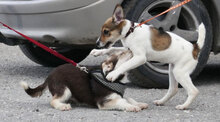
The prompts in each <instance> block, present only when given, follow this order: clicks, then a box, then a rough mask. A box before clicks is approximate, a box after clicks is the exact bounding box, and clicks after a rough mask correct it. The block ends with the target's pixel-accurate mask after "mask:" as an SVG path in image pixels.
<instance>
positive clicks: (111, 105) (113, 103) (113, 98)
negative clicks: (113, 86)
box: [97, 93, 148, 112]
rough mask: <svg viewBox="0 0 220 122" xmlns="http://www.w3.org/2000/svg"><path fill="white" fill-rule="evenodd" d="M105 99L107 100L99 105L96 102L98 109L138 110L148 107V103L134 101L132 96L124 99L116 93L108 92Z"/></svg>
mask: <svg viewBox="0 0 220 122" xmlns="http://www.w3.org/2000/svg"><path fill="white" fill-rule="evenodd" d="M105 99H106V100H109V101H108V102H106V103H104V105H103V106H101V105H100V104H97V106H98V108H99V109H103V110H123V111H128V112H138V111H140V110H142V109H146V108H147V107H148V104H146V103H139V102H136V101H135V100H133V99H132V98H127V99H124V98H122V97H121V96H120V95H118V94H116V93H112V94H110V95H109V96H107V97H106V98H105Z"/></svg>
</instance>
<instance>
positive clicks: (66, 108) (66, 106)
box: [58, 104, 72, 111]
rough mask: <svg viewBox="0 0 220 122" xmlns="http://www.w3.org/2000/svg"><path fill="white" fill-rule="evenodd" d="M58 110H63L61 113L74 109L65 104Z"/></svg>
mask: <svg viewBox="0 0 220 122" xmlns="http://www.w3.org/2000/svg"><path fill="white" fill-rule="evenodd" d="M58 109H59V110H61V111H69V110H71V109H72V107H71V105H70V104H63V105H61V106H60V107H59V108H58Z"/></svg>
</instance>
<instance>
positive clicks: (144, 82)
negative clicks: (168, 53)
mask: <svg viewBox="0 0 220 122" xmlns="http://www.w3.org/2000/svg"><path fill="white" fill-rule="evenodd" d="M179 2H181V1H179V0H175V1H174V0H137V1H136V2H135V5H129V4H130V3H129V2H125V3H124V6H125V10H126V11H125V13H127V15H126V17H127V18H128V19H129V20H132V21H135V22H141V21H144V20H147V19H149V18H151V17H153V16H155V15H157V14H159V13H161V12H163V11H165V10H166V9H168V8H169V7H170V6H172V5H176V4H178V3H179ZM133 4H134V1H133ZM201 22H203V23H204V25H205V27H206V31H207V32H208V33H206V38H205V44H204V47H203V49H202V50H201V53H200V57H199V63H198V65H197V67H196V69H195V70H194V72H193V73H192V74H191V77H192V78H195V77H196V76H197V75H198V74H199V73H200V71H201V70H202V69H203V67H204V66H205V64H206V62H207V60H208V57H209V53H210V49H211V44H212V26H211V21H210V17H209V14H208V12H207V10H206V8H205V6H204V5H203V3H202V2H201V1H200V0H193V1H191V2H190V3H188V4H185V5H183V6H182V7H179V8H177V9H175V10H172V11H170V12H168V13H167V14H164V15H162V16H160V17H158V18H156V19H154V20H152V21H150V22H149V23H148V24H152V25H153V26H155V27H156V28H158V29H162V30H165V31H171V32H173V33H176V34H177V35H180V36H181V37H183V38H185V39H186V40H188V41H190V42H192V43H193V42H195V40H197V39H198V33H197V31H196V30H197V27H198V26H199V24H200V23H201ZM137 43H138V42H137ZM128 79H130V80H131V81H132V82H133V83H134V84H136V85H139V86H142V87H147V88H152V87H154V88H167V87H168V85H169V79H168V64H164V63H159V62H153V61H152V62H147V63H145V64H144V65H142V66H140V67H138V68H136V69H133V70H131V71H130V72H129V76H128Z"/></svg>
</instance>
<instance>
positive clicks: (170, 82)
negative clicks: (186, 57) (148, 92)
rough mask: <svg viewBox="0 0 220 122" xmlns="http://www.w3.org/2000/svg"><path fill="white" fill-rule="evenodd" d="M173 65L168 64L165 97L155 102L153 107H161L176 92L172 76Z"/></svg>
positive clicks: (176, 85)
mask: <svg viewBox="0 0 220 122" xmlns="http://www.w3.org/2000/svg"><path fill="white" fill-rule="evenodd" d="M173 68H174V66H173V64H169V89H168V92H167V93H166V95H165V96H164V97H163V98H161V99H160V100H155V101H154V104H155V105H163V104H164V103H165V102H167V101H168V100H169V99H170V98H172V97H173V96H174V95H175V94H176V93H177V91H178V82H177V81H176V79H175V77H174V75H173Z"/></svg>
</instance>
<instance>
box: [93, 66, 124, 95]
mask: <svg viewBox="0 0 220 122" xmlns="http://www.w3.org/2000/svg"><path fill="white" fill-rule="evenodd" d="M89 73H90V76H91V77H92V78H93V79H94V81H96V82H98V83H99V84H102V85H103V86H105V87H106V88H108V89H110V90H112V91H114V92H116V93H118V94H120V95H121V96H122V97H123V95H124V92H125V89H126V85H125V84H124V83H121V82H119V81H117V80H116V81H114V82H110V81H108V80H107V79H106V78H105V76H104V75H103V73H102V71H101V70H93V71H89ZM92 82H93V80H92V81H91V82H90V83H91V84H92ZM91 86H93V85H91Z"/></svg>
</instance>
